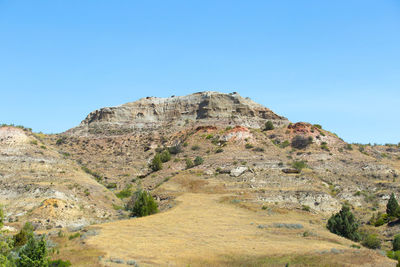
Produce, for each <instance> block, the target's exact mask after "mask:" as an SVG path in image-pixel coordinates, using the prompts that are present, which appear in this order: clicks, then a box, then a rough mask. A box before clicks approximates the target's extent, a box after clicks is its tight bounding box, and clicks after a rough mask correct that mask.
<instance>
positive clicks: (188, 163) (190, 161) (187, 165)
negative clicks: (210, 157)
mask: <svg viewBox="0 0 400 267" xmlns="http://www.w3.org/2000/svg"><path fill="white" fill-rule="evenodd" d="M193 166H194V163H193V161H192V160H191V159H189V158H187V159H186V169H190V168H193Z"/></svg>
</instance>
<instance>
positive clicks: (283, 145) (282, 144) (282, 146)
mask: <svg viewBox="0 0 400 267" xmlns="http://www.w3.org/2000/svg"><path fill="white" fill-rule="evenodd" d="M289 145H290V142H289V141H288V140H285V141H283V142H282V143H281V144H280V147H281V148H286V147H288V146H289Z"/></svg>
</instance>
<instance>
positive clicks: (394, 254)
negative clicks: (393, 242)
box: [386, 250, 400, 260]
mask: <svg viewBox="0 0 400 267" xmlns="http://www.w3.org/2000/svg"><path fill="white" fill-rule="evenodd" d="M386 256H388V257H389V258H391V259H394V260H400V250H396V251H393V250H388V251H387V252H386Z"/></svg>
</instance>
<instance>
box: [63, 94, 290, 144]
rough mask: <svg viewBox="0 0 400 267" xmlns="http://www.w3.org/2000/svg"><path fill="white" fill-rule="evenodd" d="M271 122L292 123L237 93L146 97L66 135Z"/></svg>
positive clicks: (104, 111)
mask: <svg viewBox="0 0 400 267" xmlns="http://www.w3.org/2000/svg"><path fill="white" fill-rule="evenodd" d="M268 120H270V121H272V122H273V123H274V124H275V125H276V126H278V125H286V124H288V123H289V121H288V120H287V119H286V118H285V117H282V116H279V115H277V114H275V113H274V112H272V111H271V110H270V109H268V108H266V107H264V106H262V105H260V104H258V103H256V102H254V101H252V100H251V99H249V98H244V97H241V96H240V95H239V94H238V93H230V94H224V93H219V92H200V93H194V94H191V95H187V96H171V97H169V98H158V97H146V98H142V99H139V100H138V101H135V102H130V103H126V104H124V105H121V106H117V107H106V108H101V109H99V110H95V111H93V112H91V113H90V114H89V115H88V116H87V117H86V119H84V120H83V121H82V122H81V124H80V125H79V126H78V127H75V128H73V129H71V130H69V131H67V134H71V135H78V136H87V135H93V134H105V135H118V134H127V133H130V132H138V131H153V130H160V129H169V130H170V131H174V130H175V131H176V130H177V129H182V128H184V127H186V126H188V125H189V124H191V123H196V125H215V126H222V125H231V126H235V125H241V126H245V127H249V128H261V127H263V126H264V125H265V122H266V121H268Z"/></svg>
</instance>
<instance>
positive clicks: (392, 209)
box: [386, 193, 400, 217]
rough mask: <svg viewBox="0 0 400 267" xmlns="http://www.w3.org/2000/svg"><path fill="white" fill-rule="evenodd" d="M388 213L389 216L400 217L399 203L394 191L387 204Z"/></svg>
mask: <svg viewBox="0 0 400 267" xmlns="http://www.w3.org/2000/svg"><path fill="white" fill-rule="evenodd" d="M386 213H387V215H388V216H389V217H399V215H400V207H399V203H398V202H397V200H396V196H395V195H394V193H392V194H391V195H390V198H389V201H388V203H387V204H386Z"/></svg>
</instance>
